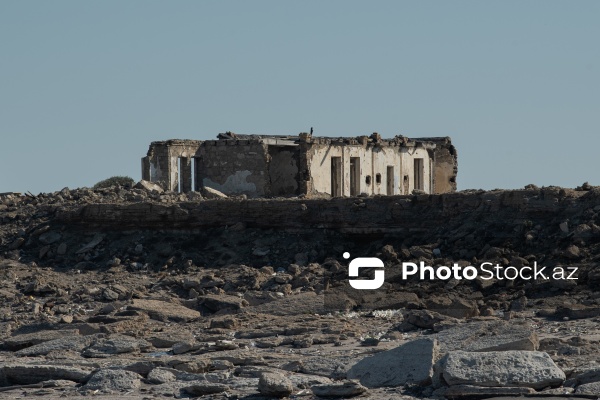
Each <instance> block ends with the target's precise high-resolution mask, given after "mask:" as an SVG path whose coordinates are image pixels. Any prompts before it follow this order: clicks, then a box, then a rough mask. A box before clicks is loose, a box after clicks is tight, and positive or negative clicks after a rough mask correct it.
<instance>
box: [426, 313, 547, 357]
mask: <svg viewBox="0 0 600 400" xmlns="http://www.w3.org/2000/svg"><path fill="white" fill-rule="evenodd" d="M434 337H435V338H436V339H437V340H438V342H439V343H440V351H441V352H443V353H446V352H448V351H453V350H464V351H506V350H527V351H535V350H538V348H539V340H538V337H537V334H536V333H535V332H534V331H533V330H532V329H531V328H529V326H528V325H526V324H524V323H523V324H516V323H508V322H506V321H476V322H470V323H467V324H461V325H457V326H454V327H451V328H449V329H445V330H443V331H441V332H438V333H436V334H435V335H434Z"/></svg>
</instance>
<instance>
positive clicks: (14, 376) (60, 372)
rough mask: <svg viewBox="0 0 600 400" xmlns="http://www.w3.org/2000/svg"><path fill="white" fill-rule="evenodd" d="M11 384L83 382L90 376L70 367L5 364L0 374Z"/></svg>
mask: <svg viewBox="0 0 600 400" xmlns="http://www.w3.org/2000/svg"><path fill="white" fill-rule="evenodd" d="M1 373H2V374H3V375H4V376H5V378H6V379H8V380H9V381H10V382H11V384H16V385H30V384H34V383H39V382H43V381H48V380H61V379H66V380H69V381H73V382H85V381H87V380H88V378H89V377H90V375H91V371H90V370H85V369H81V368H77V367H74V366H70V365H40V364H5V365H4V366H3V367H2V372H1Z"/></svg>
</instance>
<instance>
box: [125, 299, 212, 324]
mask: <svg viewBox="0 0 600 400" xmlns="http://www.w3.org/2000/svg"><path fill="white" fill-rule="evenodd" d="M127 308H128V309H131V310H139V311H143V312H145V313H147V314H148V315H149V316H150V318H152V319H157V320H160V321H163V320H167V319H168V320H171V321H175V322H187V321H191V320H195V319H198V318H200V316H201V314H200V313H199V312H198V311H196V310H192V309H190V308H187V307H185V306H182V305H179V304H174V303H169V302H166V301H161V300H144V299H135V300H133V304H131V305H129V306H128V307H127Z"/></svg>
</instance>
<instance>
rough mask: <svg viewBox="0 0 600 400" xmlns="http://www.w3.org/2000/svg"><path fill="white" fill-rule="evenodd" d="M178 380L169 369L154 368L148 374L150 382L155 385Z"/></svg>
mask: <svg viewBox="0 0 600 400" xmlns="http://www.w3.org/2000/svg"><path fill="white" fill-rule="evenodd" d="M176 379H177V377H176V376H175V374H174V373H173V372H171V369H169V368H160V367H159V368H154V369H153V370H152V371H150V372H149V373H148V382H150V383H155V384H163V383H167V382H173V381H175V380H176Z"/></svg>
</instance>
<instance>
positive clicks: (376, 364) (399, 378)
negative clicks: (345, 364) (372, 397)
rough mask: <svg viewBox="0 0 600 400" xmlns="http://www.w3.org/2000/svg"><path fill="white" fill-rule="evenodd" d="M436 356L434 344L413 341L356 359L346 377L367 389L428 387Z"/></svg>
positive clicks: (436, 350) (436, 347)
mask: <svg viewBox="0 0 600 400" xmlns="http://www.w3.org/2000/svg"><path fill="white" fill-rule="evenodd" d="M437 354H438V343H437V341H435V340H431V339H419V340H414V341H412V342H408V343H405V344H403V345H402V346H399V347H396V348H395V349H392V350H388V351H383V352H381V353H377V354H375V355H374V356H372V357H367V358H364V359H362V360H360V361H359V362H358V363H356V364H354V365H353V366H352V368H350V370H349V371H348V378H349V379H358V380H359V381H360V383H361V384H362V385H364V386H366V387H370V388H373V387H383V386H403V385H406V384H407V383H415V384H420V385H425V384H429V383H430V382H431V378H432V376H433V364H434V363H435V361H436V359H437Z"/></svg>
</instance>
